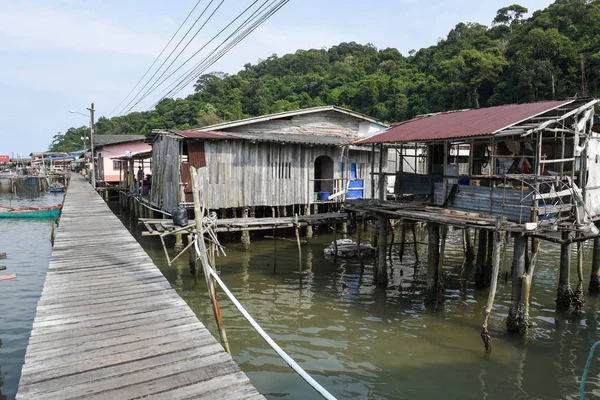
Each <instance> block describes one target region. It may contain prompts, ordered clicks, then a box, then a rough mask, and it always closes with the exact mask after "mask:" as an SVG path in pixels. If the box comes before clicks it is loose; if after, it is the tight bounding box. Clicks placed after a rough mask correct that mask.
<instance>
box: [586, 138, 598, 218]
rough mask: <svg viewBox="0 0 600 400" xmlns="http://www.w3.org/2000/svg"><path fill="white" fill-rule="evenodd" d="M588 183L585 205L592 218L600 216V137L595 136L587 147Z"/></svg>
mask: <svg viewBox="0 0 600 400" xmlns="http://www.w3.org/2000/svg"><path fill="white" fill-rule="evenodd" d="M587 155H588V157H587V160H586V162H587V170H588V174H587V181H586V188H585V205H586V206H587V208H588V210H590V214H591V216H592V218H596V217H598V216H600V137H599V136H598V135H595V134H594V135H593V136H592V137H591V138H590V140H589V142H588V147H587Z"/></svg>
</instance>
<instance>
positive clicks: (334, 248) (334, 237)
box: [333, 223, 338, 259]
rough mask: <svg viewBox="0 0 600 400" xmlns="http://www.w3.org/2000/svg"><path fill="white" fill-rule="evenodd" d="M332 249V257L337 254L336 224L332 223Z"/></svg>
mask: <svg viewBox="0 0 600 400" xmlns="http://www.w3.org/2000/svg"><path fill="white" fill-rule="evenodd" d="M333 251H335V253H334V255H333V257H334V259H335V257H337V256H338V245H337V224H336V223H334V224H333Z"/></svg>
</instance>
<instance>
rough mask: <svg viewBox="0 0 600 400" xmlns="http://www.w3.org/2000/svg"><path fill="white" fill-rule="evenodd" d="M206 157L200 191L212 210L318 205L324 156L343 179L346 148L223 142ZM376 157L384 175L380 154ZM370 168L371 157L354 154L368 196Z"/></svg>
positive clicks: (211, 146) (351, 157) (351, 155)
mask: <svg viewBox="0 0 600 400" xmlns="http://www.w3.org/2000/svg"><path fill="white" fill-rule="evenodd" d="M205 151H206V168H205V171H202V172H201V178H200V186H201V188H202V190H203V191H204V192H205V193H206V202H207V205H208V207H210V208H232V207H242V206H248V207H254V206H287V205H293V204H309V203H312V202H313V182H312V179H314V173H315V172H314V163H315V160H316V158H317V157H319V156H322V155H327V156H329V157H331V159H332V160H333V164H334V179H341V178H343V177H342V168H341V160H340V157H341V148H339V147H335V146H308V145H300V144H279V143H251V142H249V141H221V140H218V141H212V142H205ZM375 157H376V160H375V161H376V162H375V166H376V167H375V168H376V171H378V168H379V166H378V158H379V157H378V154H376V156H375ZM370 162H371V153H370V152H369V151H357V150H352V151H350V153H349V160H348V163H349V164H350V163H356V164H357V173H358V179H364V181H365V193H366V194H368V193H370V190H371V181H370V172H371V164H370ZM385 162H386V160H385V158H384V165H385ZM346 168H347V167H345V169H346Z"/></svg>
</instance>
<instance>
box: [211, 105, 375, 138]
mask: <svg viewBox="0 0 600 400" xmlns="http://www.w3.org/2000/svg"><path fill="white" fill-rule="evenodd" d="M370 125H371V124H370V123H369V122H364V121H362V120H359V119H357V118H356V117H352V116H350V115H346V114H342V113H339V112H335V111H324V112H320V113H312V114H304V115H296V116H294V117H291V118H280V119H273V120H270V121H264V122H255V123H252V124H249V125H242V126H236V127H231V128H225V129H220V131H223V132H242V133H244V132H251V133H255V132H265V133H286V134H290V133H291V134H312V135H338V136H339V135H343V136H350V137H356V136H358V133H359V132H360V133H363V134H365V135H367V134H369V133H370V132H369V131H372V127H370ZM371 133H372V132H371Z"/></svg>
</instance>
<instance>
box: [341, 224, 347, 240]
mask: <svg viewBox="0 0 600 400" xmlns="http://www.w3.org/2000/svg"><path fill="white" fill-rule="evenodd" d="M342 239H348V221H347V220H344V222H342Z"/></svg>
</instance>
